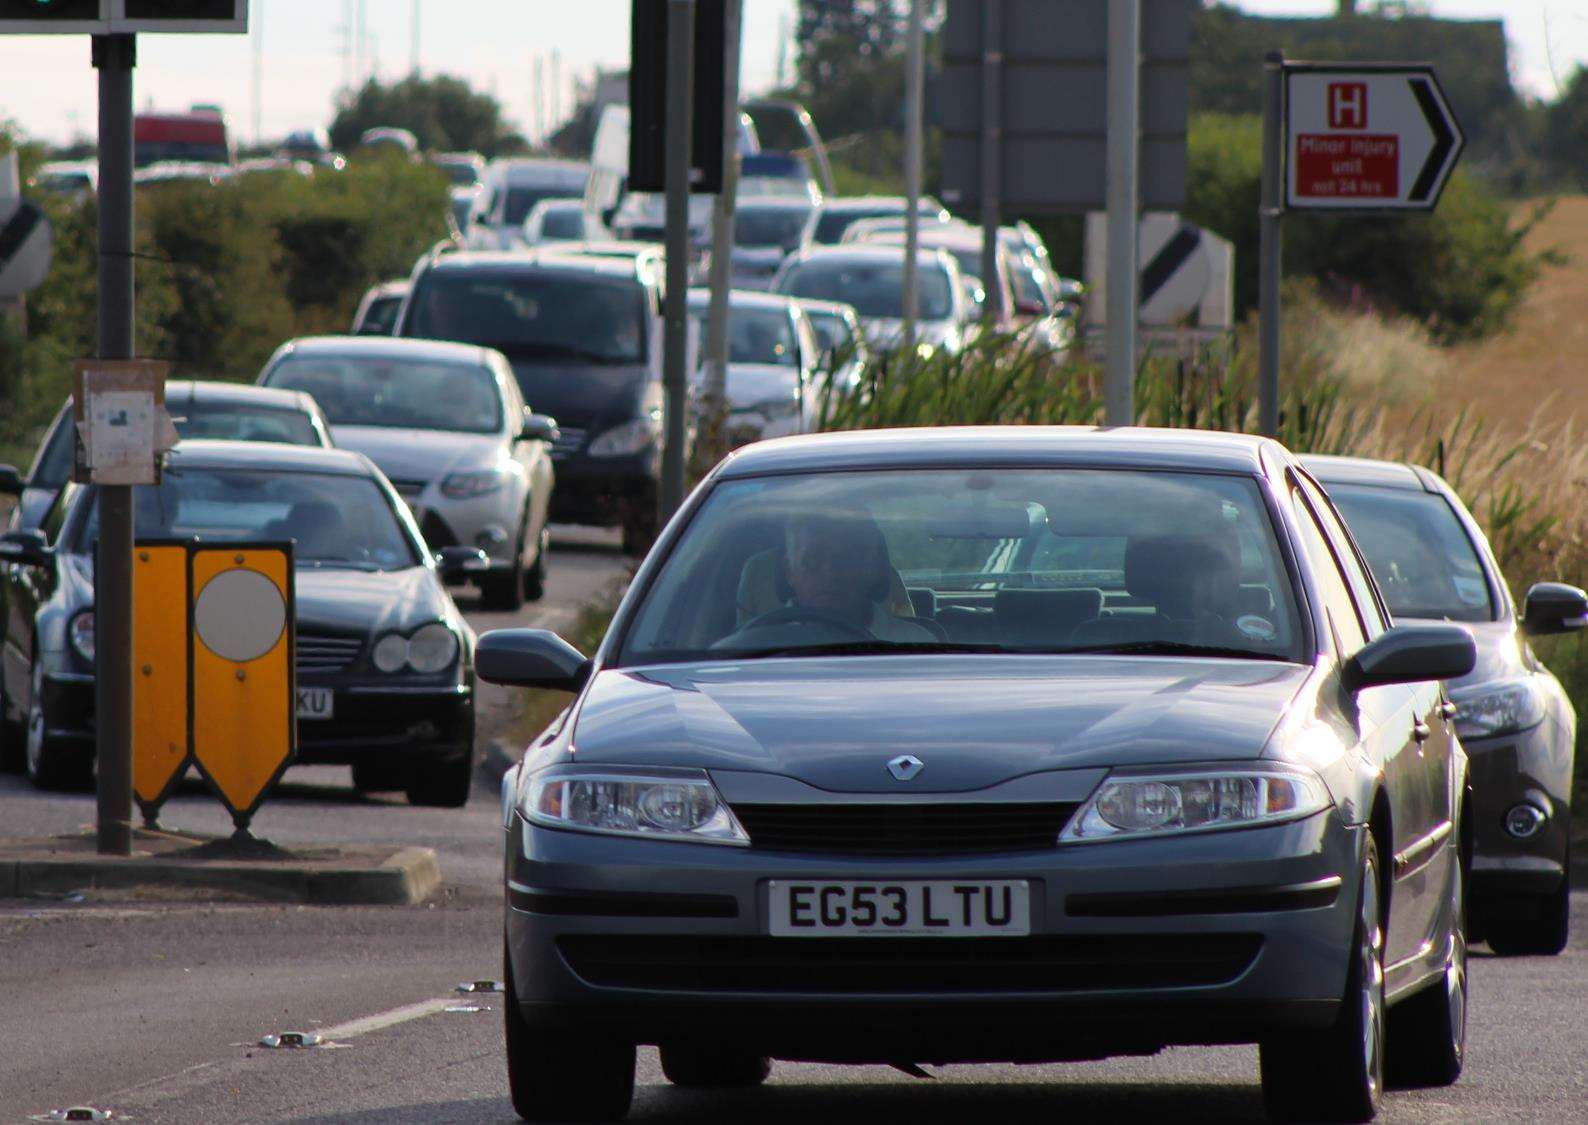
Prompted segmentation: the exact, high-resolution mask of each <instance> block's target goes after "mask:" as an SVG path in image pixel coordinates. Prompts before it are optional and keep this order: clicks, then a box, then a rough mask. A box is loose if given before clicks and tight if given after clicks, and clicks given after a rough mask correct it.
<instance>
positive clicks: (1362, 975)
mask: <svg viewBox="0 0 1588 1125" xmlns="http://www.w3.org/2000/svg"><path fill="white" fill-rule="evenodd" d="M1379 887H1380V883H1379V873H1378V848H1377V846H1376V845H1375V844H1374V842H1373V838H1372V837H1371V836H1369V837H1368V840H1367V844H1366V846H1365V847H1364V849H1363V856H1362V871H1361V880H1360V889H1359V890H1358V892H1357V909H1356V925H1355V926H1354V927H1353V929H1352V936H1351V961H1350V966H1349V968H1348V970H1347V972H1346V980H1345V994H1344V996H1343V998H1342V1000H1341V1004H1340V1012H1339V1015H1338V1016H1336V1017H1335V1021H1334V1023H1333V1024H1332V1025H1330V1026H1329V1027H1327V1028H1325V1029H1323V1030H1320V1031H1308V1032H1299V1033H1295V1034H1290V1035H1285V1036H1281V1037H1276V1038H1274V1039H1268V1040H1264V1041H1263V1043H1262V1046H1261V1048H1260V1051H1259V1060H1260V1067H1261V1071H1262V1080H1263V1106H1264V1108H1265V1109H1266V1111H1267V1113H1268V1116H1269V1118H1270V1119H1272V1120H1276V1121H1371V1120H1372V1119H1373V1117H1374V1116H1375V1115H1376V1114H1377V1113H1378V1108H1379V1104H1380V1102H1381V1101H1382V1100H1383V1096H1384V922H1383V913H1382V909H1381V905H1380V895H1379Z"/></svg>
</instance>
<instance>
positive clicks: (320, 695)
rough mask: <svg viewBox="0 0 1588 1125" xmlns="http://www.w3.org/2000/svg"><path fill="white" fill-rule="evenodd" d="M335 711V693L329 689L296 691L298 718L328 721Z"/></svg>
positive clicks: (302, 689) (318, 688) (311, 688)
mask: <svg viewBox="0 0 1588 1125" xmlns="http://www.w3.org/2000/svg"><path fill="white" fill-rule="evenodd" d="M335 711H336V693H335V692H333V691H332V690H331V689H330V688H320V687H310V688H302V687H301V688H299V689H298V718H300V719H329V718H331V717H332V716H333V715H334V714H335Z"/></svg>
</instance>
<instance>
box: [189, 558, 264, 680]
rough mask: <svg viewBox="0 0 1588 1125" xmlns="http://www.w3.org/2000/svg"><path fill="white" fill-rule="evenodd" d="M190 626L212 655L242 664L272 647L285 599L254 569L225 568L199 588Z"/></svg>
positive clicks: (256, 657) (254, 658) (256, 658)
mask: <svg viewBox="0 0 1588 1125" xmlns="http://www.w3.org/2000/svg"><path fill="white" fill-rule="evenodd" d="M193 626H194V628H195V629H197V630H198V635H199V640H201V641H203V642H204V644H205V645H206V646H207V647H208V648H209V650H210V651H211V652H213V653H214V654H215V655H216V656H219V657H221V658H222V659H224V660H231V661H234V662H236V663H238V664H246V663H247V662H248V661H250V660H258V659H259V658H260V657H261V656H263V655H265V653H267V652H269V651H270V650H271V649H273V648H275V647H276V642H277V641H279V640H280V639H281V634H282V631H283V630H285V629H286V627H287V603H286V600H285V599H284V598H282V596H281V591H280V590H279V589H277V588H276V584H275V583H274V582H272V581H271V580H270V579H268V578H266V577H265V576H264V575H263V574H260V573H259V572H258V571H257V570H226V571H222V572H221V573H220V574H217V575H216V576H215V577H214V578H211V579H210V580H209V582H208V583H206V584H205V586H204V589H203V591H201V592H200V594H199V596H198V602H197V604H195V605H194V607H193Z"/></svg>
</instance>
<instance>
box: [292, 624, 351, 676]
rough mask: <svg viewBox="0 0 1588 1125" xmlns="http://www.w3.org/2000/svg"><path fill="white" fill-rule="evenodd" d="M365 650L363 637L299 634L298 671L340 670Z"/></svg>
mask: <svg viewBox="0 0 1588 1125" xmlns="http://www.w3.org/2000/svg"><path fill="white" fill-rule="evenodd" d="M363 651H364V640H363V638H362V637H332V636H325V635H317V634H312V633H311V634H308V635H305V634H303V633H299V634H298V671H300V672H340V671H342V670H343V669H344V668H346V667H347V666H348V665H349V664H351V663H353V661H355V660H357V659H358V654H359V653H361V652H363Z"/></svg>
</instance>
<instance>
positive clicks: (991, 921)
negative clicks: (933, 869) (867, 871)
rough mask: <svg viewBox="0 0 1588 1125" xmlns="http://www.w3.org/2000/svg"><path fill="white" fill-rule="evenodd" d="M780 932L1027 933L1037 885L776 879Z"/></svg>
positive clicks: (772, 926)
mask: <svg viewBox="0 0 1588 1125" xmlns="http://www.w3.org/2000/svg"><path fill="white" fill-rule="evenodd" d="M767 886H768V888H769V890H770V894H771V897H770V903H769V905H770V907H771V912H770V916H769V919H768V929H769V932H770V933H771V934H772V935H773V936H774V937H992V936H998V937H1024V936H1026V935H1028V934H1029V933H1031V885H1030V884H1029V883H1028V882H1026V881H1025V880H1024V879H1005V880H992V881H986V880H979V879H964V880H961V879H952V880H942V881H937V880H933V881H930V882H928V881H922V880H892V881H888V882H874V883H862V882H850V881H845V882H836V883H830V882H794V881H788V880H782V879H774V880H772V881H770V882H769V883H768V884H767Z"/></svg>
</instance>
